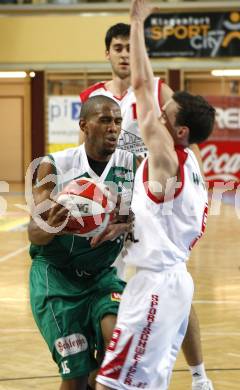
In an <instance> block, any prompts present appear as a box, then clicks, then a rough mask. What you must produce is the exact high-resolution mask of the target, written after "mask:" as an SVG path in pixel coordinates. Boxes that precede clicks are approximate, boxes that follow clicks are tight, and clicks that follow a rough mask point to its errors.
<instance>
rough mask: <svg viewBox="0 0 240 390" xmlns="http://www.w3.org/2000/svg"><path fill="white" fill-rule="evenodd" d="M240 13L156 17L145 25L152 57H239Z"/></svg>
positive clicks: (151, 16)
mask: <svg viewBox="0 0 240 390" xmlns="http://www.w3.org/2000/svg"><path fill="white" fill-rule="evenodd" d="M239 22H240V12H239V11H232V12H185V13H171V14H162V13H153V14H151V15H150V16H149V17H148V18H147V19H146V21H145V37H146V45H147V48H148V53H149V56H150V57H232V56H235V57H239V56H240V50H239V45H240V23H239Z"/></svg>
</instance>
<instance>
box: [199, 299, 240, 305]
mask: <svg viewBox="0 0 240 390" xmlns="http://www.w3.org/2000/svg"><path fill="white" fill-rule="evenodd" d="M193 303H194V304H197V303H199V304H201V305H202V304H203V305H208V304H213V305H234V304H237V305H239V304H240V301H239V300H238V301H237V300H234V301H230V300H228V301H227V300H226V301H224V300H222V301H218V300H211V301H210V300H199V301H198V300H196V301H195V300H194V301H193Z"/></svg>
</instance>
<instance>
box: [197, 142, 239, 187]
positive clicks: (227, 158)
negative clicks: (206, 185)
mask: <svg viewBox="0 0 240 390" xmlns="http://www.w3.org/2000/svg"><path fill="white" fill-rule="evenodd" d="M200 150H201V156H202V160H203V170H204V173H205V176H206V179H207V181H209V182H210V183H213V182H215V181H223V182H228V181H234V182H236V183H240V141H216V140H210V141H208V142H205V143H204V144H201V145H200Z"/></svg>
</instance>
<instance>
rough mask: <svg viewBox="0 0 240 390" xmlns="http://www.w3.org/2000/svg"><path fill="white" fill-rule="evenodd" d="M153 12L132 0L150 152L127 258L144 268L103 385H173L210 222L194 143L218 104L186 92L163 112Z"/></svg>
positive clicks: (136, 70)
mask: <svg viewBox="0 0 240 390" xmlns="http://www.w3.org/2000/svg"><path fill="white" fill-rule="evenodd" d="M145 15H146V10H145V2H144V1H143V0H132V7H131V40H130V42H131V50H130V52H131V63H130V64H131V69H132V86H133V88H134V91H135V95H136V98H137V111H138V119H139V126H140V129H141V134H142V137H143V140H144V142H145V144H146V146H147V148H148V151H149V156H148V158H147V159H146V160H144V161H143V162H142V164H141V166H140V168H139V169H138V171H137V175H136V179H135V187H134V194H133V201H132V207H133V211H134V212H135V215H136V222H135V224H136V234H137V236H139V238H140V240H139V242H137V243H135V244H134V245H133V247H131V250H130V251H131V253H130V255H129V257H128V258H127V260H126V261H129V262H131V263H134V264H135V265H137V266H138V272H137V273H136V275H135V276H134V277H132V278H131V279H130V281H129V282H128V284H127V287H126V288H125V290H124V294H123V297H122V302H121V304H120V309H119V312H118V320H117V326H116V329H115V331H114V333H113V337H112V341H111V342H110V344H109V347H108V350H107V352H106V355H105V359H104V362H103V364H102V367H101V370H100V372H99V375H98V377H97V381H98V382H99V383H98V386H97V389H98V390H103V389H104V390H106V389H124V390H128V389H129V390H130V389H134V388H142V389H148V390H166V389H167V388H168V385H169V379H170V375H171V371H172V368H173V364H174V361H175V359H176V353H177V351H178V350H179V348H180V344H181V341H182V340H183V337H184V334H185V331H186V328H187V322H188V316H189V311H190V307H191V300H192V294H193V283H192V279H191V276H190V274H189V273H188V272H187V269H186V265H185V263H186V261H187V260H188V258H189V255H190V250H191V248H192V246H193V245H194V244H195V242H196V241H197V239H199V238H200V237H201V235H202V233H203V231H204V228H205V222H206V213H207V199H208V198H207V191H206V188H205V185H204V180H203V178H202V177H201V171H200V167H199V164H198V162H197V159H196V157H195V155H194V153H193V152H192V151H191V150H190V149H189V148H188V146H189V144H191V143H200V142H203V141H204V140H205V139H207V137H208V136H209V135H210V133H211V131H212V129H213V124H214V117H215V110H214V108H213V107H211V106H210V105H209V104H208V103H207V102H206V101H205V100H204V99H203V98H202V97H199V96H192V95H190V94H188V93H186V92H178V93H175V94H173V96H172V98H171V99H170V100H169V101H168V102H167V103H166V104H165V105H164V106H163V110H162V115H161V117H159V113H158V110H156V102H155V99H154V82H153V72H152V69H151V65H150V61H149V59H148V56H147V52H146V48H145V42H144V28H143V22H144V18H145ZM195 177H198V178H199V180H198V183H196V180H195V179H194V178H195ZM176 180H177V181H178V186H177V185H176ZM176 188H177V189H176ZM204 388H206V387H204Z"/></svg>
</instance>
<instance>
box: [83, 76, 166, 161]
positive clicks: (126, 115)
mask: <svg viewBox="0 0 240 390" xmlns="http://www.w3.org/2000/svg"><path fill="white" fill-rule="evenodd" d="M162 83H163V81H162V80H160V79H159V78H155V79H154V95H155V97H156V106H157V107H158V108H159V114H160V112H161V109H160V107H161V103H160V93H161V85H162ZM105 84H106V81H103V82H100V83H97V84H94V85H93V86H92V87H90V88H88V89H86V90H85V91H83V92H82V93H81V94H80V100H81V102H82V103H84V102H85V101H86V100H87V99H88V98H89V97H92V96H96V95H104V96H108V97H110V98H112V99H114V100H115V101H116V102H117V103H118V104H119V105H120V107H121V113H122V117H123V121H122V131H121V134H120V136H119V139H118V148H119V149H125V150H128V151H129V152H133V153H135V154H136V155H142V156H144V155H145V156H146V153H147V149H146V147H145V145H144V143H143V141H142V137H141V135H140V131H139V126H138V122H137V110H136V98H135V95H134V92H133V89H132V87H129V88H128V90H127V91H126V93H125V94H124V95H123V96H122V97H116V96H114V95H113V94H112V92H110V91H109V90H107V89H106V87H105Z"/></svg>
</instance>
